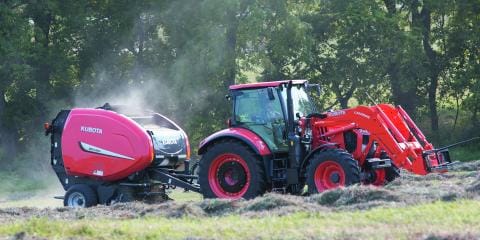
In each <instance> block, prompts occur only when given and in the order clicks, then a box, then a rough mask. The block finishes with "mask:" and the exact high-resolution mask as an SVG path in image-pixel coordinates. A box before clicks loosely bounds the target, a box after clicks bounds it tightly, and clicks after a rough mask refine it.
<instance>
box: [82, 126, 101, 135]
mask: <svg viewBox="0 0 480 240" xmlns="http://www.w3.org/2000/svg"><path fill="white" fill-rule="evenodd" d="M80 132H87V133H96V134H103V130H102V129H101V128H94V127H85V126H80Z"/></svg>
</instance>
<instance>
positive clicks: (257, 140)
mask: <svg viewBox="0 0 480 240" xmlns="http://www.w3.org/2000/svg"><path fill="white" fill-rule="evenodd" d="M228 138H230V139H232V138H233V139H236V140H239V141H241V142H243V143H245V144H247V145H248V146H249V147H250V148H251V149H252V150H253V151H254V152H255V153H257V154H258V155H260V156H267V155H271V154H272V152H271V151H270V148H268V145H267V144H266V143H265V141H263V139H262V138H261V137H260V136H258V135H257V134H256V133H254V132H252V131H250V130H248V129H245V128H238V127H233V128H228V129H224V130H221V131H218V132H216V133H214V134H212V135H210V136H208V137H207V138H205V139H204V140H203V141H201V142H200V146H199V148H198V155H202V154H204V153H205V151H207V149H208V147H209V146H211V145H212V144H214V143H215V142H218V141H220V140H223V139H228Z"/></svg>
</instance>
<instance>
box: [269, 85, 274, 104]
mask: <svg viewBox="0 0 480 240" xmlns="http://www.w3.org/2000/svg"><path fill="white" fill-rule="evenodd" d="M267 93H268V99H269V100H270V101H273V100H275V94H274V93H273V88H272V87H269V88H267Z"/></svg>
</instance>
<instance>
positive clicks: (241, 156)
mask: <svg viewBox="0 0 480 240" xmlns="http://www.w3.org/2000/svg"><path fill="white" fill-rule="evenodd" d="M199 167H200V169H199V175H198V176H199V180H198V181H199V183H200V192H201V193H202V194H203V196H204V197H205V198H230V199H239V198H246V199H250V198H254V197H256V196H258V195H261V194H263V193H264V192H265V189H266V187H265V173H264V169H263V166H262V163H261V161H260V159H259V158H258V157H257V156H256V155H255V153H254V152H252V151H251V150H250V149H249V148H248V147H246V146H244V145H243V144H241V143H238V142H234V141H223V142H219V143H217V144H215V145H213V146H212V147H210V148H209V149H208V150H207V152H206V153H205V154H204V155H203V157H202V159H201V160H200V166H199Z"/></svg>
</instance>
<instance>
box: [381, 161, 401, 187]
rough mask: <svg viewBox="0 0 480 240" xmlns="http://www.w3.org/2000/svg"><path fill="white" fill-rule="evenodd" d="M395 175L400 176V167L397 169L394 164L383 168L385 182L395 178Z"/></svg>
mask: <svg viewBox="0 0 480 240" xmlns="http://www.w3.org/2000/svg"><path fill="white" fill-rule="evenodd" d="M397 177H400V169H398V168H397V167H395V166H394V165H392V166H391V167H388V168H385V181H386V182H387V183H389V182H391V181H393V180H395V179H396V178H397Z"/></svg>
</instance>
